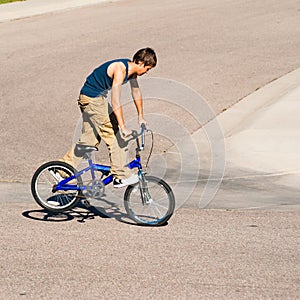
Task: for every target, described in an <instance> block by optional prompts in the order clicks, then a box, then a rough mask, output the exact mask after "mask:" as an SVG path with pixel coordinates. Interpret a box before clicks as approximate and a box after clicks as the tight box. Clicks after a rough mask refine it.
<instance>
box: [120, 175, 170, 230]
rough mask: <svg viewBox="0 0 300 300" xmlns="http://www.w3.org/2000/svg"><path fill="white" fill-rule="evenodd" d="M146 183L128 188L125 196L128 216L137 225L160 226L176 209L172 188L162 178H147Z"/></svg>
mask: <svg viewBox="0 0 300 300" xmlns="http://www.w3.org/2000/svg"><path fill="white" fill-rule="evenodd" d="M144 178H145V180H144V182H142V181H140V182H139V183H137V184H135V185H133V186H128V187H127V189H126V191H125V194H124V206H125V209H126V212H127V214H128V215H129V217H130V218H131V219H133V220H134V221H135V222H136V223H138V224H142V225H150V226H158V225H162V224H165V223H166V222H167V221H168V220H169V219H170V218H171V216H172V214H173V212H174V209H175V197H174V194H173V192H172V189H171V188H170V186H169V185H168V184H167V183H166V182H165V181H163V180H162V179H160V178H157V177H154V176H145V177H144Z"/></svg>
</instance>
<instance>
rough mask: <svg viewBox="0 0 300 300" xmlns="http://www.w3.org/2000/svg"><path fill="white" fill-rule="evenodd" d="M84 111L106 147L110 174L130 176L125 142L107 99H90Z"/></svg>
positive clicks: (123, 176) (122, 177)
mask: <svg viewBox="0 0 300 300" xmlns="http://www.w3.org/2000/svg"><path fill="white" fill-rule="evenodd" d="M85 111H86V112H87V113H88V115H89V118H90V120H91V122H92V123H93V125H94V127H95V128H96V129H97V133H98V135H99V136H100V137H101V139H102V140H103V141H104V142H105V143H106V145H107V147H108V150H109V154H110V163H111V172H112V174H114V175H115V176H116V178H119V179H124V178H128V177H130V176H131V175H132V174H131V172H130V170H129V169H128V168H127V167H126V166H125V164H126V153H127V143H125V141H124V140H123V139H122V138H121V137H120V135H119V133H118V131H119V128H118V123H117V120H116V119H115V117H114V114H113V112H110V111H109V105H108V102H107V100H106V99H105V98H103V97H98V98H95V99H92V100H91V101H90V104H89V105H88V106H87V107H86V109H85Z"/></svg>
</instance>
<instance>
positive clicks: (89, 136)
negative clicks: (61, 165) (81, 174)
mask: <svg viewBox="0 0 300 300" xmlns="http://www.w3.org/2000/svg"><path fill="white" fill-rule="evenodd" d="M86 98H87V97H86ZM86 98H85V97H83V96H82V95H81V96H80V98H79V100H78V104H79V106H80V108H81V111H82V132H81V136H80V139H79V141H78V143H77V144H82V145H88V146H97V145H98V144H99V143H100V140H101V138H100V136H99V135H98V133H97V131H96V129H95V127H94V126H93V124H91V120H90V118H89V115H88V112H86V111H85V108H86V107H87V106H88V103H89V102H88V101H89V99H86ZM75 146H76V143H75V144H73V145H72V147H71V148H70V149H69V151H68V152H67V153H66V154H65V155H64V157H63V158H62V159H61V160H62V161H64V162H66V163H68V164H70V165H71V166H73V167H74V168H77V167H78V166H79V164H80V162H81V161H82V157H81V156H77V155H76V154H75V152H74V149H75Z"/></svg>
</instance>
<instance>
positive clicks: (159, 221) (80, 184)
mask: <svg viewBox="0 0 300 300" xmlns="http://www.w3.org/2000/svg"><path fill="white" fill-rule="evenodd" d="M146 131H147V132H150V133H151V136H152V147H151V150H150V154H149V157H148V160H147V163H146V166H147V164H148V162H149V158H150V156H151V153H152V149H153V132H152V131H151V130H148V129H146V127H145V125H144V124H142V126H141V131H140V133H137V132H136V131H133V132H132V139H134V140H136V143H137V147H136V155H135V159H134V160H132V161H131V162H130V163H129V164H128V165H127V167H128V168H129V169H137V174H138V178H139V182H138V183H136V184H134V185H129V186H127V187H126V190H125V192H124V196H123V200H124V207H125V210H126V212H127V214H128V216H129V217H130V218H131V219H132V220H133V221H135V222H136V223H137V224H140V225H150V226H158V225H163V224H165V223H166V222H167V221H168V220H169V219H170V218H171V216H172V214H173V212H174V209H175V197H174V193H173V191H172V189H171V187H170V186H169V185H168V184H167V183H166V182H165V181H164V180H163V179H161V178H158V177H155V176H148V175H146V171H145V170H144V168H143V166H142V163H141V156H140V151H142V150H144V148H145V132H146ZM140 140H141V141H140ZM76 147H77V151H78V152H80V153H81V155H82V156H83V158H85V159H87V160H88V167H86V168H84V169H82V170H80V171H77V170H76V169H75V168H73V167H72V166H71V165H69V164H67V163H65V162H62V161H50V162H47V163H45V164H43V165H42V166H40V167H39V168H38V169H37V170H36V172H35V173H34V175H33V177H32V181H31V192H32V195H33V197H34V199H35V201H36V202H37V203H38V204H39V205H40V206H41V207H42V208H44V209H45V210H47V211H51V212H65V211H68V210H71V209H72V208H74V207H75V206H76V205H77V204H78V202H79V201H81V200H82V201H83V203H84V204H85V205H86V206H87V207H88V206H89V205H90V203H89V200H88V199H89V198H98V199H100V198H101V197H103V196H104V195H105V186H107V185H108V184H110V183H111V182H112V181H113V179H114V176H113V174H111V172H110V171H111V168H110V166H107V165H100V164H96V163H93V161H92V152H93V151H97V150H98V148H97V147H93V146H85V145H79V144H77V145H76ZM145 169H146V168H145ZM86 173H90V177H91V179H90V180H89V181H88V182H87V183H85V182H84V181H83V180H82V176H83V174H86ZM61 174H63V175H64V176H62V175H61ZM98 174H99V175H98ZM97 175H98V176H97ZM98 178H99V179H98Z"/></svg>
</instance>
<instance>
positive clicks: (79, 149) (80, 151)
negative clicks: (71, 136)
mask: <svg viewBox="0 0 300 300" xmlns="http://www.w3.org/2000/svg"><path fill="white" fill-rule="evenodd" d="M93 151H98V148H97V147H94V146H87V145H80V144H76V146H75V149H74V153H75V155H76V156H79V157H80V156H84V154H86V153H91V152H93Z"/></svg>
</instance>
